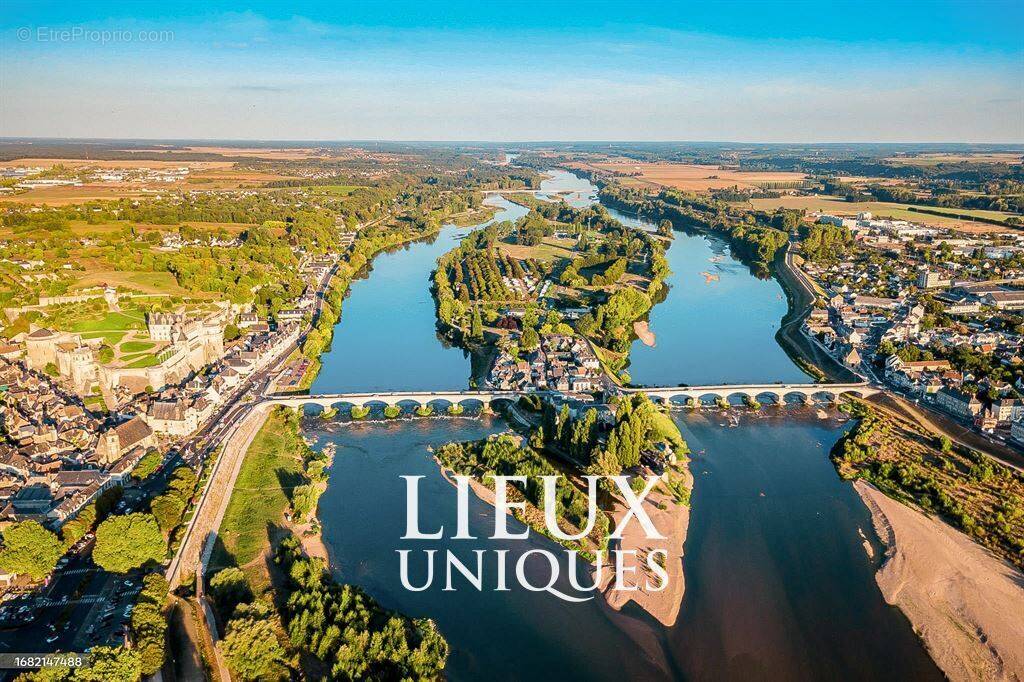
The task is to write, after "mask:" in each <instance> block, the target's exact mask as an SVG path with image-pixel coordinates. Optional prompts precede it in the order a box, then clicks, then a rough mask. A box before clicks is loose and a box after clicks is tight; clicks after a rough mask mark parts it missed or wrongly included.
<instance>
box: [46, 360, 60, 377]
mask: <svg viewBox="0 0 1024 682" xmlns="http://www.w3.org/2000/svg"><path fill="white" fill-rule="evenodd" d="M43 371H44V372H46V373H47V374H49V375H50V376H51V377H56V376H60V371H59V370H58V369H57V365H55V364H53V363H52V362H48V363H46V365H45V366H44V367H43Z"/></svg>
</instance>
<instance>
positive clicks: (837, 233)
mask: <svg viewBox="0 0 1024 682" xmlns="http://www.w3.org/2000/svg"><path fill="white" fill-rule="evenodd" d="M799 234H800V248H801V253H802V254H803V256H804V257H805V258H807V259H808V260H811V261H814V262H816V263H834V262H836V261H838V260H839V259H840V257H841V256H842V255H843V252H844V251H846V249H848V248H849V247H850V246H851V245H852V244H853V235H852V234H850V231H849V230H848V229H846V228H845V227H839V226H837V225H822V224H815V225H805V226H803V227H801V228H800V233H799Z"/></svg>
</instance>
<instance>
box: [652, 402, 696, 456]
mask: <svg viewBox="0 0 1024 682" xmlns="http://www.w3.org/2000/svg"><path fill="white" fill-rule="evenodd" d="M654 431H655V433H656V434H657V435H658V438H659V440H664V441H666V442H667V443H668V444H669V445H671V446H672V447H673V448H674V449H675V451H676V452H677V453H679V454H681V453H685V452H689V448H688V447H687V445H686V441H685V440H683V434H682V433H680V432H679V427H678V426H676V423H675V421H673V420H672V417H671V416H670V415H667V414H665V413H664V412H655V413H654Z"/></svg>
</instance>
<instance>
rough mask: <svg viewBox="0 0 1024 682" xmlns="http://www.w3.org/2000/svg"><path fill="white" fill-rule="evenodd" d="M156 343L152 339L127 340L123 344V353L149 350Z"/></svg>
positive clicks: (121, 348)
mask: <svg viewBox="0 0 1024 682" xmlns="http://www.w3.org/2000/svg"><path fill="white" fill-rule="evenodd" d="M155 345H156V344H155V343H153V342H151V341H125V342H124V343H122V344H121V346H120V350H121V352H122V353H141V352H142V351H144V350H149V349H150V348H152V347H153V346H155Z"/></svg>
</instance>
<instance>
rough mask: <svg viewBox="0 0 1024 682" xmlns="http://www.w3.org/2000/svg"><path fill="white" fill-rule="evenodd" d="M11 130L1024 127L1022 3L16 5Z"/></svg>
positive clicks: (1006, 134) (795, 132)
mask: <svg viewBox="0 0 1024 682" xmlns="http://www.w3.org/2000/svg"><path fill="white" fill-rule="evenodd" d="M0 2H2V7H3V9H2V10H0V136H60V137H147V138H211V139H279V140H287V139H302V140H309V139H324V140H335V139H405V140H503V141H504V140H511V141H515V140H730V141H766V142H805V141H823V142H827V141H854V142H855V141H894V142H898V141H966V142H1024V38H1022V37H1021V36H1022V32H1021V31H1020V29H1019V27H1020V26H1022V25H1024V2H1022V1H1021V0H1012V1H1010V2H996V1H991V2H982V1H977V0H975V1H974V2H912V3H894V2H885V3H876V2H869V1H865V2H857V3H827V2H825V1H824V0H818V1H817V2H806V3H805V2H787V3H768V2H730V3H712V2H699V3H677V4H663V3H651V2H648V3H639V2H636V3H623V2H616V3H602V2H590V3H575V4H568V3H557V2H548V3H534V4H527V3H514V2H501V3H486V2H480V1H477V2H462V3H445V2H440V1H438V2H416V3H404V2H361V3H354V2H332V3H287V4H285V3H280V4H278V3H255V4H250V5H248V9H246V10H244V11H239V9H238V5H230V4H227V3H218V2H215V1H212V0H211V1H207V2H202V3H199V2H191V3H173V2H162V3H149V2H141V1H140V2H87V1H81V2H77V3H62V2H45V1H40V0H35V1H32V2H22V1H19V0H0Z"/></svg>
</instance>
